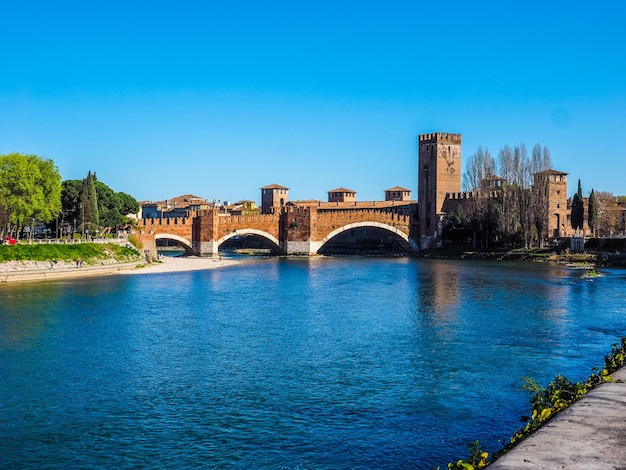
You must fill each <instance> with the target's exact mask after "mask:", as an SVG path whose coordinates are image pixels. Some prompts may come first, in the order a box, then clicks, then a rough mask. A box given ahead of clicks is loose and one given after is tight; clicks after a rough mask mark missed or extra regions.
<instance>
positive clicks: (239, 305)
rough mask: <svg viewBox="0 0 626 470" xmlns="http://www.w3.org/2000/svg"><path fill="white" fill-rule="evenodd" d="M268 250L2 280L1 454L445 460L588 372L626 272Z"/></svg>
mask: <svg viewBox="0 0 626 470" xmlns="http://www.w3.org/2000/svg"><path fill="white" fill-rule="evenodd" d="M603 273H604V274H605V277H602V278H595V279H593V280H585V279H582V278H581V277H580V276H581V274H582V272H581V271H580V270H575V269H570V268H565V267H560V266H548V265H538V264H531V263H528V264H527V263H502V262H500V263H498V262H473V261H442V260H417V259H409V258H398V259H367V258H337V259H329V258H311V259H265V260H256V261H251V262H247V263H244V264H242V265H240V266H234V267H229V268H224V269H215V270H210V271H195V272H183V273H170V274H145V275H139V276H125V275H114V276H107V277H103V278H98V279H94V278H91V279H85V280H71V281H70V280H68V281H55V282H47V283H30V284H19V285H3V286H0V374H1V376H2V380H1V381H0V467H2V468H22V469H24V468H103V467H105V468H130V467H133V468H154V467H167V468H224V469H230V468H246V469H249V468H271V469H326V468H327V469H346V468H351V469H378V468H394V469H412V468H418V469H422V468H423V469H431V468H436V466H438V465H440V466H441V467H442V468H446V465H447V463H448V462H449V461H452V460H457V459H459V458H463V457H466V456H467V455H468V451H467V444H468V443H469V442H470V441H473V440H476V439H478V440H480V442H481V443H482V445H483V447H484V448H486V449H487V450H489V451H494V450H498V449H500V448H501V447H502V445H501V443H500V442H501V441H506V440H507V439H508V438H509V437H510V436H511V435H512V433H513V431H514V430H515V429H517V428H518V427H519V426H520V424H521V423H520V420H519V418H520V416H522V415H524V414H528V413H529V408H530V407H529V396H528V395H527V392H524V391H522V390H521V380H520V377H524V376H530V377H533V378H535V379H536V380H537V381H538V382H539V383H542V384H547V383H548V382H549V381H550V380H551V379H552V378H553V377H554V376H555V375H556V374H557V373H562V374H563V375H566V376H568V377H570V378H572V379H574V380H584V379H586V378H587V376H588V375H589V374H590V373H591V371H592V368H593V367H594V366H599V365H601V364H602V361H603V357H604V355H605V354H606V353H608V352H609V351H610V349H611V345H612V344H613V343H616V342H617V341H618V340H619V338H620V337H621V336H624V335H625V334H626V290H625V289H624V282H625V281H626V271H624V270H608V269H607V270H603Z"/></svg>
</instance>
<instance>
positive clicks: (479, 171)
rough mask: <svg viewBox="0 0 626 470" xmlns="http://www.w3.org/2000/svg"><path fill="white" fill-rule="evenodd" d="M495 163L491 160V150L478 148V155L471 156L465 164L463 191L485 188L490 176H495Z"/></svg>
mask: <svg viewBox="0 0 626 470" xmlns="http://www.w3.org/2000/svg"><path fill="white" fill-rule="evenodd" d="M495 174H496V169H495V163H494V161H493V159H492V158H491V154H490V153H489V149H484V150H483V148H482V147H478V150H476V153H474V154H473V155H470V156H469V158H468V159H467V163H466V164H465V174H464V175H463V190H464V191H476V190H478V189H481V188H482V187H483V184H484V181H485V180H486V179H487V178H489V177H490V176H495Z"/></svg>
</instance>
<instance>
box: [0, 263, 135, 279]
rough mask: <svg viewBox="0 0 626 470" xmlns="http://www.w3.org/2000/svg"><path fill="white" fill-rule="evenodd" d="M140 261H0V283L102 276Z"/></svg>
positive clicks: (132, 265)
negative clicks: (96, 262) (83, 262)
mask: <svg viewBox="0 0 626 470" xmlns="http://www.w3.org/2000/svg"><path fill="white" fill-rule="evenodd" d="M141 263H143V261H141V260H138V261H131V262H126V263H119V262H117V261H116V260H106V261H103V262H101V263H100V264H95V265H85V264H82V265H81V264H80V263H79V262H78V263H77V262H67V261H57V262H50V261H8V262H5V263H0V284H1V283H7V282H24V281H47V280H53V279H64V278H75V277H90V276H102V275H106V274H113V273H118V272H121V271H124V270H130V269H135V268H137V266H138V265H140V264H141Z"/></svg>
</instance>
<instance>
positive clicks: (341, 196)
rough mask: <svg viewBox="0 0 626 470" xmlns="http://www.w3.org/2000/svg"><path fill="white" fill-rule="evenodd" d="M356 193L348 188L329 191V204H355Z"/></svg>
mask: <svg viewBox="0 0 626 470" xmlns="http://www.w3.org/2000/svg"><path fill="white" fill-rule="evenodd" d="M355 201H356V191H352V190H351V189H346V188H337V189H332V190H330V191H328V202H355Z"/></svg>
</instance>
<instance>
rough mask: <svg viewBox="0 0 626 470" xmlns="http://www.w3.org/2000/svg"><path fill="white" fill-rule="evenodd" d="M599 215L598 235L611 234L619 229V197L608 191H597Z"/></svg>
mask: <svg viewBox="0 0 626 470" xmlns="http://www.w3.org/2000/svg"><path fill="white" fill-rule="evenodd" d="M595 200H596V208H597V217H596V230H597V233H598V236H611V235H613V233H615V232H616V231H618V230H619V227H618V219H619V217H618V213H619V212H620V210H619V208H618V206H617V198H616V197H615V196H614V195H613V193H610V192H608V191H598V192H597V193H595Z"/></svg>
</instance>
